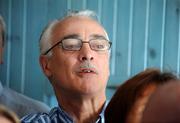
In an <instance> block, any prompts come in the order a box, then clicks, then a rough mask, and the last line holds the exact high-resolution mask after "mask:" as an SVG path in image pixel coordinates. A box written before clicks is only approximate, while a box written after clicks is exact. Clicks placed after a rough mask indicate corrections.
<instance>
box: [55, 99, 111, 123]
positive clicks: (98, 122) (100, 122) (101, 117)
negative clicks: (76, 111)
mask: <svg viewBox="0 0 180 123" xmlns="http://www.w3.org/2000/svg"><path fill="white" fill-rule="evenodd" d="M108 103H109V100H108V101H106V102H105V103H104V106H103V108H102V111H101V113H100V114H99V117H98V119H97V120H96V123H105V118H104V112H105V109H106V107H107V105H108ZM58 109H59V112H60V114H62V115H64V116H65V117H66V118H67V120H69V121H71V122H72V123H73V119H72V118H71V116H69V115H68V114H67V113H66V112H65V111H64V110H63V109H62V107H61V106H60V104H59V108H58Z"/></svg>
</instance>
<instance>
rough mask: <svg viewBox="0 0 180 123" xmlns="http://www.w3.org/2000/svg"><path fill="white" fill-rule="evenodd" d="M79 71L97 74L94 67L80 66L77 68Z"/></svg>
mask: <svg viewBox="0 0 180 123" xmlns="http://www.w3.org/2000/svg"><path fill="white" fill-rule="evenodd" d="M79 73H94V74H97V72H96V71H95V70H94V69H87V68H81V69H80V70H79Z"/></svg>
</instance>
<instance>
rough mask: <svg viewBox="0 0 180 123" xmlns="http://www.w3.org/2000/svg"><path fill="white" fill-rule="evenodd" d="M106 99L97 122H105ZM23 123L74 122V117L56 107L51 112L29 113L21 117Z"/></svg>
mask: <svg viewBox="0 0 180 123" xmlns="http://www.w3.org/2000/svg"><path fill="white" fill-rule="evenodd" d="M107 103H108V101H106V103H105V105H104V107H103V109H102V111H101V113H100V114H99V117H98V119H97V120H96V123H105V120H104V111H105V108H106V106H107ZM21 123H74V121H73V119H72V118H71V117H70V116H69V115H68V114H67V113H66V112H65V111H63V110H62V108H61V107H60V106H59V107H55V108H53V109H52V110H51V111H50V112H49V113H37V114H29V115H27V116H24V117H23V118H22V119H21Z"/></svg>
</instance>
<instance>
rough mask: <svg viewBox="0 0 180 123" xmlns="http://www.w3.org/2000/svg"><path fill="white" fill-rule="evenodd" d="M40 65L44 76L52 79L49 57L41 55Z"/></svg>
mask: <svg viewBox="0 0 180 123" xmlns="http://www.w3.org/2000/svg"><path fill="white" fill-rule="evenodd" d="M39 63H40V65H41V68H42V70H43V72H44V74H45V75H46V76H47V77H50V76H51V68H50V60H49V58H48V57H47V56H44V55H41V56H40V57H39Z"/></svg>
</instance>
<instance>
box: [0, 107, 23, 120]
mask: <svg viewBox="0 0 180 123" xmlns="http://www.w3.org/2000/svg"><path fill="white" fill-rule="evenodd" d="M0 123H20V120H19V118H18V116H17V115H16V114H15V113H14V112H13V111H11V110H9V109H8V108H6V107H4V106H3V105H0Z"/></svg>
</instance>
